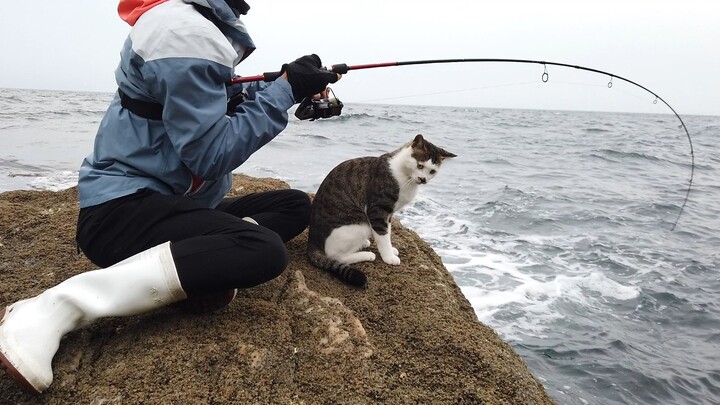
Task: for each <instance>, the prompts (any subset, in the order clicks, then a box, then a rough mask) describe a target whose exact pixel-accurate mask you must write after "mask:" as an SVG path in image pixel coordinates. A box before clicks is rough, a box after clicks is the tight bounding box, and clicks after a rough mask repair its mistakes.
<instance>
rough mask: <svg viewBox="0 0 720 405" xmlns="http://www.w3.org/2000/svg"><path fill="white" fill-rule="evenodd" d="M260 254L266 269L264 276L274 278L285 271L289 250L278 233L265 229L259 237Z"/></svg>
mask: <svg viewBox="0 0 720 405" xmlns="http://www.w3.org/2000/svg"><path fill="white" fill-rule="evenodd" d="M258 243H259V246H258V251H257V252H258V254H259V255H260V261H261V262H262V267H263V269H264V271H263V274H264V276H265V277H264V278H265V279H266V281H267V280H272V279H274V278H275V277H277V276H279V275H280V274H282V273H283V272H284V271H285V268H286V267H287V265H288V262H289V257H288V251H287V248H286V247H285V243H283V241H282V239H281V238H280V236H279V235H278V234H276V233H275V232H272V231H270V230H264V231H263V232H262V236H261V237H260V238H258Z"/></svg>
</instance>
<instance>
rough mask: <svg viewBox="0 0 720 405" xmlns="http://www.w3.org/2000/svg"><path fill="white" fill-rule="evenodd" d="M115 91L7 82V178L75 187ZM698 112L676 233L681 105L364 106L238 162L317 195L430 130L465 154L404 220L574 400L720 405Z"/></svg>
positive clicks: (718, 278) (714, 237)
mask: <svg viewBox="0 0 720 405" xmlns="http://www.w3.org/2000/svg"><path fill="white" fill-rule="evenodd" d="M111 97H112V95H111V94H106V93H74V92H48V91H31V90H10V89H0V191H6V190H13V189H47V190H59V189H63V188H66V187H70V186H72V185H74V184H76V181H77V179H76V176H77V168H78V167H79V165H80V162H81V161H82V159H83V158H84V156H85V155H86V154H87V153H89V152H90V151H91V149H92V142H93V137H94V134H95V131H96V129H97V125H98V123H99V121H100V119H101V117H102V114H103V112H104V109H105V108H106V106H107V104H108V102H109V100H110V98H111ZM668 112H669V111H668ZM681 114H682V112H681ZM683 120H684V121H685V124H686V125H687V127H688V130H689V131H690V134H691V136H692V140H693V145H694V148H695V176H694V183H693V187H692V191H691V193H690V198H689V201H688V203H687V206H686V207H685V211H684V213H683V214H682V216H681V217H680V219H679V221H678V223H677V227H676V228H675V229H674V230H671V228H672V226H673V223H674V222H675V220H676V219H677V216H678V213H679V210H680V206H681V205H682V203H683V199H684V198H685V193H686V190H687V186H688V180H689V176H690V170H691V157H690V152H689V145H688V141H687V138H686V136H685V133H684V131H683V130H682V128H681V127H680V122H679V121H678V120H677V118H676V117H675V116H674V115H672V114H629V113H599V112H564V111H540V110H509V109H479V108H451V107H422V106H388V105H371V104H350V105H346V106H345V109H344V110H343V114H342V115H341V116H340V117H335V118H333V119H329V120H319V121H315V122H309V121H298V120H295V119H294V118H292V119H291V123H290V125H289V126H288V128H287V130H286V131H285V132H284V133H283V134H281V135H280V136H279V137H278V138H276V139H275V140H274V141H273V142H271V143H270V144H268V145H267V146H265V147H264V148H263V149H261V150H260V151H258V152H257V153H256V154H255V155H253V156H252V157H251V159H250V160H248V161H247V162H246V163H245V164H244V165H243V166H242V167H241V168H240V169H239V170H238V172H242V173H245V174H248V175H252V176H258V177H274V178H280V179H283V180H285V181H287V182H288V183H289V184H290V185H291V186H292V187H294V188H298V189H301V190H305V191H309V192H313V191H315V190H316V189H317V187H318V186H319V184H320V182H321V181H322V179H323V178H324V176H325V174H326V173H327V172H328V171H329V170H330V169H332V167H334V166H335V165H336V164H338V163H340V162H341V161H343V160H345V159H348V158H353V157H358V156H369V155H379V154H381V153H384V152H387V151H391V150H394V149H396V148H398V147H400V146H401V145H402V144H404V143H406V142H408V141H410V140H411V139H412V138H413V137H414V136H415V135H416V134H417V133H422V134H424V135H425V136H426V137H427V138H428V139H429V140H430V141H431V142H433V143H435V144H437V145H439V146H442V147H444V148H445V149H447V150H449V151H451V152H454V153H456V154H457V155H458V157H457V158H455V159H452V160H449V161H447V162H446V164H445V165H444V166H443V168H442V170H441V171H440V173H439V174H438V176H437V177H436V178H435V179H434V180H433V181H432V182H431V183H430V184H428V185H426V186H424V187H422V188H421V190H420V192H419V193H418V198H417V199H416V201H415V203H414V204H413V205H412V206H411V207H408V208H406V209H405V210H404V211H402V212H401V213H400V215H398V218H399V219H400V221H401V222H402V223H403V224H404V225H405V226H406V227H408V228H411V229H413V230H414V231H416V232H417V233H419V234H420V235H421V236H422V237H423V238H424V239H425V240H426V241H427V242H428V243H430V245H431V246H432V247H433V248H434V249H435V251H436V252H437V253H438V254H439V255H440V256H441V258H442V260H443V262H444V263H445V266H446V267H447V268H448V270H449V271H450V272H451V273H452V275H453V276H454V278H455V280H456V281H457V283H458V284H459V285H460V287H461V288H462V291H463V293H464V294H465V296H466V297H467V298H468V300H469V301H470V303H471V304H472V306H473V308H474V309H475V311H476V313H477V316H478V318H479V319H480V320H481V321H482V322H484V323H486V324H488V325H489V326H491V327H493V328H494V329H495V330H496V331H497V332H498V333H499V334H500V336H501V337H502V338H503V339H505V340H506V341H507V342H509V343H510V344H511V345H512V346H513V348H514V349H515V350H516V351H517V352H518V353H519V354H520V355H521V356H522V357H523V359H524V360H525V361H526V363H527V364H528V366H529V367H530V369H531V371H532V372H533V374H534V375H535V376H537V377H538V378H539V379H540V380H541V381H542V383H543V384H544V386H545V387H546V389H547V391H548V393H549V394H550V395H551V396H552V397H553V398H554V399H555V400H556V401H557V402H558V403H559V404H598V405H613V404H719V403H720V272H719V269H720V254H718V246H720V234H719V233H720V232H719V231H720V219H719V218H720V205H719V204H718V200H720V147H718V145H717V137H718V134H719V132H720V117H716V116H685V115H683ZM401 255H402V252H401ZM390 270H391V269H390Z"/></svg>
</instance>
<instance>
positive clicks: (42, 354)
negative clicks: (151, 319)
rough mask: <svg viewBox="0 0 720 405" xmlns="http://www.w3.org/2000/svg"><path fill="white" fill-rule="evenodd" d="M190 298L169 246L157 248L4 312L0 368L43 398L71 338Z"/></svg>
mask: <svg viewBox="0 0 720 405" xmlns="http://www.w3.org/2000/svg"><path fill="white" fill-rule="evenodd" d="M186 297H187V296H186V294H185V292H184V291H183V289H182V287H181V285H180V280H179V279H178V276H177V271H176V270H175V263H174V262H173V258H172V254H171V253H170V243H169V242H167V243H164V244H162V245H158V246H156V247H154V248H151V249H148V250H146V251H144V252H141V253H138V254H137V255H135V256H132V257H130V258H128V259H126V260H124V261H122V262H120V263H117V264H115V265H114V266H111V267H108V268H106V269H101V270H94V271H89V272H87V273H82V274H78V275H76V276H74V277H71V278H69V279H67V280H65V281H63V282H62V283H60V284H58V285H56V286H55V287H52V288H50V289H48V290H45V291H44V292H43V293H41V294H40V295H38V296H36V297H33V298H30V299H26V300H22V301H18V302H16V303H14V304H12V305H10V306H9V307H7V308H5V313H4V315H3V317H2V320H0V363H2V365H3V366H5V368H6V369H7V372H8V374H9V375H10V377H12V378H13V379H15V380H16V381H17V382H18V383H19V384H20V385H21V386H22V387H23V388H24V389H25V390H26V391H29V392H31V393H36V394H39V393H41V392H42V391H44V390H45V389H47V388H48V387H49V386H50V383H52V380H53V373H52V365H51V363H52V359H53V356H55V352H57V349H58V346H59V345H60V339H61V338H62V337H63V336H64V335H65V334H66V333H68V332H70V331H72V330H74V329H77V328H79V327H81V326H85V325H88V324H90V323H92V322H93V321H95V320H96V319H99V318H103V317H108V316H125V315H133V314H139V313H142V312H146V311H149V310H152V309H155V308H159V307H161V306H164V305H167V304H170V303H173V302H176V301H179V300H182V299H185V298H186Z"/></svg>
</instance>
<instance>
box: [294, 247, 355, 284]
mask: <svg viewBox="0 0 720 405" xmlns="http://www.w3.org/2000/svg"><path fill="white" fill-rule="evenodd" d="M307 254H308V259H310V263H312V264H313V266H315V267H318V268H321V269H323V270H326V271H328V272H329V273H331V274H333V275H335V277H337V278H339V279H340V280H342V281H344V282H346V283H348V284H351V285H354V286H356V287H365V286H366V285H367V277H366V276H365V273H363V272H362V271H360V270H358V269H357V268H355V267H352V266H350V265H347V264H344V263H340V262H339V261H337V260H334V259H331V258H329V257H327V256H326V255H325V252H323V251H322V250H321V249H320V248H318V247H317V246H315V245H313V244H312V243H308V249H307Z"/></svg>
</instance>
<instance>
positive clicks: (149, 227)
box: [76, 190, 310, 295]
mask: <svg viewBox="0 0 720 405" xmlns="http://www.w3.org/2000/svg"><path fill="white" fill-rule="evenodd" d="M243 217H251V218H252V219H254V220H255V221H256V222H257V223H258V224H259V226H258V225H255V224H253V223H250V222H247V221H244V220H243V219H242V218H243ZM309 219H310V199H309V197H308V196H307V194H306V193H304V192H302V191H299V190H276V191H269V192H263V193H255V194H250V195H247V196H242V197H237V198H228V199H225V200H223V201H222V202H221V203H220V205H218V207H217V208H215V209H209V208H204V207H201V206H199V205H198V204H197V203H195V202H194V201H193V200H192V199H190V198H187V197H180V196H168V195H162V194H159V193H157V192H154V191H150V190H141V191H139V192H137V193H135V194H132V195H129V196H126V197H121V198H118V199H115V200H111V201H108V202H106V203H104V204H100V205H97V206H93V207H87V208H83V209H81V210H80V214H79V216H78V226H77V236H76V239H77V242H78V246H79V247H80V248H81V249H82V251H83V253H85V255H86V256H87V257H88V258H89V259H90V260H91V261H92V262H93V263H95V264H96V265H98V266H100V267H108V266H111V265H113V264H115V263H117V262H120V261H122V260H124V259H126V258H128V257H130V256H133V255H135V254H136V253H139V252H142V251H144V250H147V249H149V248H151V247H153V246H157V245H159V244H161V243H165V242H168V241H170V242H171V246H170V248H171V252H172V255H173V259H174V261H175V267H176V268H177V272H178V277H179V278H180V283H181V284H182V287H183V289H184V290H185V292H186V293H187V294H188V295H194V294H204V293H211V292H217V291H222V290H227V289H230V288H248V287H253V286H256V285H258V284H262V283H264V282H266V281H269V280H272V279H273V278H275V277H277V276H278V275H280V274H281V273H282V272H283V271H284V270H285V267H286V266H287V262H288V254H287V250H286V248H285V242H287V241H289V240H290V239H292V238H294V237H295V236H297V235H298V234H300V233H301V232H302V231H303V230H304V229H305V228H306V227H307V225H308V222H309Z"/></svg>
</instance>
